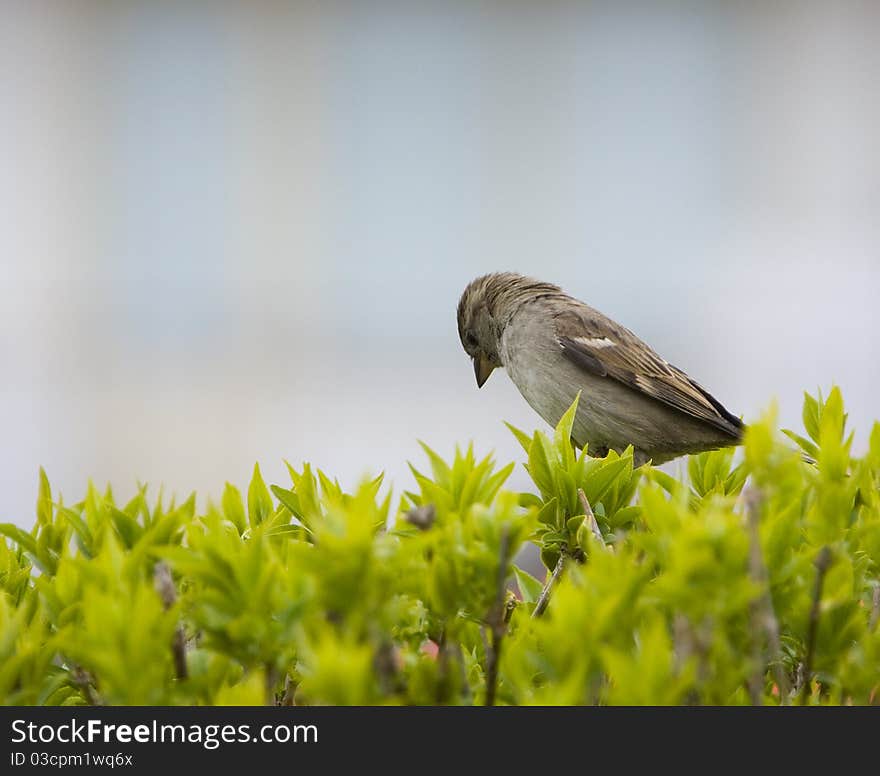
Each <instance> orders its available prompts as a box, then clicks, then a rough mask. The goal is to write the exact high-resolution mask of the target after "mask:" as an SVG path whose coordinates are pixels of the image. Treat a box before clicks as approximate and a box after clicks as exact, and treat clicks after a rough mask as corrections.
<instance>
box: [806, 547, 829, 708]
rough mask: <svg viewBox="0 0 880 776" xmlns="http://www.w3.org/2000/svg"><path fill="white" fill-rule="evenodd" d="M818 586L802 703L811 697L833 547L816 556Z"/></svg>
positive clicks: (811, 612)
mask: <svg viewBox="0 0 880 776" xmlns="http://www.w3.org/2000/svg"><path fill="white" fill-rule="evenodd" d="M815 565H816V586H815V588H813V605H812V607H810V629H809V631H808V633H807V656H806V657H805V658H804V683H803V687H802V688H801V705H802V706H803V705H805V704H806V702H807V699H808V698H809V697H810V674H811V673H812V672H813V657H814V655H815V651H816V634H817V633H818V632H819V613H820V605H821V603H822V587H823V585H824V584H825V574H826V573H827V572H828V567H829V566H830V565H831V549H830V548H829V547H823V548H822V549H821V550H819V554H818V555H817V556H816V563H815Z"/></svg>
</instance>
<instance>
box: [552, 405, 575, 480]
mask: <svg viewBox="0 0 880 776" xmlns="http://www.w3.org/2000/svg"><path fill="white" fill-rule="evenodd" d="M580 398H581V392H580V391H578V392H577V396H575V397H574V401H573V402H572V403H571V406H570V407H569V408H568V409H567V410H566V411H565V413H564V414H563V416H562V417H561V418H560V419H559V423H557V424H556V429H555V432H554V443H555V446H556V455H557V457H558V460H559V463H560V464H562V466H563V467H565V468H566V469H567V468H569V467H570V466H571V465H572V464H573V463H574V450H573V449H572V446H571V429H572V427H573V426H574V419H575V415H576V414H577V408H578V402H579V401H580Z"/></svg>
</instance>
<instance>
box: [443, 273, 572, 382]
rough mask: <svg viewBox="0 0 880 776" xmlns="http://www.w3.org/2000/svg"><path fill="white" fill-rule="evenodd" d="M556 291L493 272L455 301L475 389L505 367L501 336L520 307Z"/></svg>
mask: <svg viewBox="0 0 880 776" xmlns="http://www.w3.org/2000/svg"><path fill="white" fill-rule="evenodd" d="M548 291H549V292H559V288H558V287H557V286H553V285H550V284H549V283H541V282H540V281H537V280H533V279H532V278H527V277H524V276H523V275H518V274H516V273H515V272H496V273H493V274H491V275H483V276H481V277H478V278H477V279H476V280H472V281H471V282H470V283H469V284H468V286H467V288H465V290H464V293H463V294H462V295H461V299H460V300H459V302H458V336H459V339H460V340H461V345H462V347H463V348H464V352H465V353H467V354H468V355H469V356H470V357H471V358H472V359H473V362H474V375H475V376H476V378H477V386H478V387H480V388H482V387H483V383H485V382H486V380H488V379H489V375H490V374H492V372H493V370H495V369H497V368H498V367H500V366H504V364H503V363H502V362H501V357H500V355H499V352H500V349H501V335H502V333H503V332H504V327H505V326H507V323H508V321H509V320H510V319H511V318H512V317H513V314H514V313H515V312H516V310H517V309H518V308H519V305H520V304H522V303H523V302H525V301H528V300H529V299H532V298H535V297H536V296H538V295H540V294H541V293H542V292H545V293H546V292H548Z"/></svg>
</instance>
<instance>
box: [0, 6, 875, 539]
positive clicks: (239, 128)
mask: <svg viewBox="0 0 880 776" xmlns="http://www.w3.org/2000/svg"><path fill="white" fill-rule="evenodd" d="M878 79H880V3H875V2H867V1H865V2H849V1H847V0H844V1H843V2H834V3H831V2H794V1H792V2H775V3H766V2H753V3H749V2H743V3H736V4H731V3H722V2H706V1H705V0H702V1H695V2H664V3H627V2H593V3H588V2H583V3H575V2H548V1H547V0H544V2H540V3H537V2H529V3H526V2H512V1H511V0H505V1H504V2H501V1H500V0H499V1H498V2H471V3H441V2H423V3H419V2H415V3H414V2H409V3H384V2H360V3H335V2H323V3H317V2H315V3H295V2H289V3H282V2H262V1H255V0H250V1H249V2H239V3H228V4H221V3H206V2H202V3H196V2H193V3H185V2H174V3H172V2H114V3H107V2H97V1H96V2H74V1H73V0H71V1H70V2H63V3H60V2H42V1H35V0H21V1H20V2H17V1H14V0H2V4H0V106H2V119H0V521H3V520H9V519H11V520H13V521H15V522H19V523H21V524H23V525H29V524H30V523H31V522H32V520H33V513H34V510H33V504H34V501H35V497H36V482H37V470H38V467H39V466H40V465H43V466H45V467H46V469H47V471H48V473H49V476H50V479H51V480H52V482H53V484H54V485H55V486H56V487H60V489H61V490H62V492H63V493H64V495H65V498H66V500H68V501H74V500H78V499H79V498H80V497H81V496H82V495H83V493H84V491H85V486H86V482H87V479H88V478H89V477H91V478H93V479H95V480H96V481H97V482H98V483H101V484H103V483H105V482H107V481H110V482H112V483H113V485H114V488H115V490H116V492H117V493H118V494H119V495H128V494H130V493H131V492H132V491H133V490H134V487H135V483H136V481H138V480H142V481H147V482H150V483H152V484H153V485H155V486H158V485H159V484H160V483H164V484H165V486H166V487H167V488H168V489H170V490H172V491H175V492H177V493H178V494H180V495H181V496H183V495H185V494H186V493H188V491H189V490H191V489H196V490H198V492H199V494H200V495H203V496H204V495H212V494H213V495H218V494H219V493H220V492H221V490H222V486H223V483H224V481H226V480H231V481H233V482H236V483H237V484H239V485H244V484H246V482H247V479H248V477H249V474H250V469H251V467H252V465H253V462H254V461H255V460H259V461H260V463H261V465H262V467H263V470H264V474H265V475H266V478H267V480H269V481H274V482H285V481H286V480H285V477H286V475H285V474H284V469H283V464H282V459H283V458H287V459H289V460H290V461H291V462H293V463H295V464H298V463H299V462H300V461H302V460H309V461H311V462H313V463H315V464H317V465H319V466H321V467H324V468H326V470H327V471H328V472H329V473H331V474H332V475H335V476H338V477H339V478H340V479H341V481H342V482H343V483H344V484H346V485H354V484H355V482H356V481H357V480H358V479H359V478H360V477H361V476H362V475H363V474H366V473H368V472H377V471H380V470H383V469H384V470H386V471H387V473H388V475H389V477H390V478H391V480H392V481H393V482H394V484H395V487H396V489H397V490H398V491H399V490H401V489H402V488H403V487H409V486H410V485H411V478H410V476H409V474H408V473H407V469H406V461H407V460H408V459H409V460H413V461H414V462H416V463H418V464H421V463H423V458H422V455H421V453H420V450H419V449H418V446H417V444H416V439H417V438H421V439H424V440H426V441H427V442H428V443H430V444H431V445H432V446H434V447H435V448H436V449H437V450H438V451H439V452H441V453H443V454H449V453H450V452H451V450H452V447H453V445H454V443H455V442H456V441H459V442H463V443H466V442H467V441H468V440H469V439H474V440H475V441H476V443H477V448H478V450H479V451H486V452H488V451H489V450H492V449H494V450H495V451H496V453H497V456H498V458H499V459H500V460H501V461H502V462H506V461H509V460H512V459H514V458H517V459H518V458H520V456H519V449H518V446H517V445H516V443H515V441H514V440H513V439H512V437H511V436H510V435H509V433H508V432H507V430H506V429H505V428H504V426H503V424H502V420H509V421H511V422H512V423H514V424H516V425H518V426H520V427H524V428H527V429H533V428H538V427H541V422H540V420H539V419H538V418H537V416H536V415H534V413H533V412H532V411H531V410H530V409H529V407H528V406H527V405H526V404H525V402H524V401H523V400H522V399H521V398H520V397H519V394H518V393H517V392H516V390H515V389H514V388H513V386H512V384H511V383H510V382H509V380H508V379H507V377H506V376H505V375H504V374H503V373H497V374H495V375H493V376H492V378H491V380H490V381H489V382H488V383H487V385H486V386H485V387H484V388H483V390H482V391H478V390H477V388H476V386H475V384H474V379H473V373H472V370H471V366H470V363H469V361H468V360H467V359H466V357H465V355H464V353H463V352H462V350H461V347H460V345H459V343H458V339H457V333H456V326H455V306H456V303H457V300H458V296H459V294H460V293H461V291H462V289H463V288H464V286H465V285H466V283H467V282H468V281H469V280H470V279H472V278H473V277H474V276H476V275H478V274H481V273H484V272H488V271H493V270H507V269H513V270H518V271H521V272H525V273H528V274H532V275H535V276H538V277H540V278H542V279H546V280H551V281H555V282H558V283H560V284H561V285H562V286H563V287H564V288H566V290H568V291H570V292H571V293H573V294H575V295H576V296H579V297H581V298H583V299H584V300H586V301H588V302H589V303H591V304H592V305H594V306H595V307H598V308H599V309H600V310H602V311H603V312H606V313H607V314H609V315H611V316H612V317H614V318H615V319H617V320H618V321H620V322H621V323H624V324H625V325H627V326H629V327H630V328H632V329H633V330H635V331H636V333H638V334H639V335H641V336H642V337H643V338H644V339H646V340H647V341H648V342H649V343H650V344H651V345H653V346H654V347H655V348H656V349H657V350H659V351H660V353H661V354H663V355H664V356H665V357H667V358H668V359H669V360H670V361H672V362H673V363H675V364H677V365H678V366H680V367H682V368H684V369H686V370H687V371H688V372H689V373H690V374H691V375H692V376H693V377H694V378H696V379H697V380H699V381H700V382H701V383H703V384H704V385H705V386H706V387H708V388H709V389H710V390H711V391H712V392H713V393H714V394H715V395H716V396H717V397H718V398H719V399H720V400H721V401H723V402H724V403H725V404H726V405H727V406H728V408H729V409H730V410H732V411H734V412H737V413H743V414H744V415H745V417H746V419H747V420H748V419H750V418H755V417H756V416H757V415H758V414H759V413H760V412H761V411H762V409H763V408H766V407H767V406H768V405H769V403H770V402H771V401H772V400H773V399H774V398H775V399H777V400H778V401H779V404H780V413H781V418H782V421H783V423H784V424H786V425H794V426H798V425H799V423H800V420H799V419H800V407H801V394H802V391H803V390H804V389H810V390H815V388H816V387H818V386H823V387H826V388H827V387H828V386H829V385H830V384H831V382H832V381H834V382H837V383H838V384H839V385H840V386H841V387H842V389H843V391H844V396H845V398H846V400H847V403H848V409H849V412H850V419H851V421H852V423H853V424H854V426H855V427H856V428H857V429H858V431H859V434H858V435H857V441H856V445H857V447H860V448H862V447H863V446H864V443H865V439H866V436H867V432H868V430H869V426H870V423H871V421H873V419H874V418H877V417H878V416H880V406H878V405H880V401H878V398H877V397H878V389H877V386H878V385H880V335H878V325H880V312H878V297H880V218H878V214H880V141H878V138H880V89H878V83H880V80H878ZM514 484H515V485H524V484H525V476H524V474H523V473H522V472H520V473H518V475H517V478H516V479H515V480H514Z"/></svg>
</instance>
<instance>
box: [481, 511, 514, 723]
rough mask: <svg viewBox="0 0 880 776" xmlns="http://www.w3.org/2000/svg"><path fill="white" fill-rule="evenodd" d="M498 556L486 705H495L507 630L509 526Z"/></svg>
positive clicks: (487, 671) (506, 528)
mask: <svg viewBox="0 0 880 776" xmlns="http://www.w3.org/2000/svg"><path fill="white" fill-rule="evenodd" d="M498 554H499V558H498V578H497V580H496V591H495V602H494V603H493V604H492V610H491V611H490V612H489V618H488V624H489V626H490V631H489V654H488V655H487V657H486V705H487V706H494V705H495V695H496V692H497V690H498V664H499V663H500V662H501V646H502V644H503V643H504V634H505V633H506V631H507V625H506V623H505V619H504V614H505V608H506V607H505V606H504V591H505V590H506V588H505V582H506V581H507V570H508V566H509V564H510V530H509V528H508V526H506V525H505V526H503V527H502V529H501V549H500V551H499V553H498Z"/></svg>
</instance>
